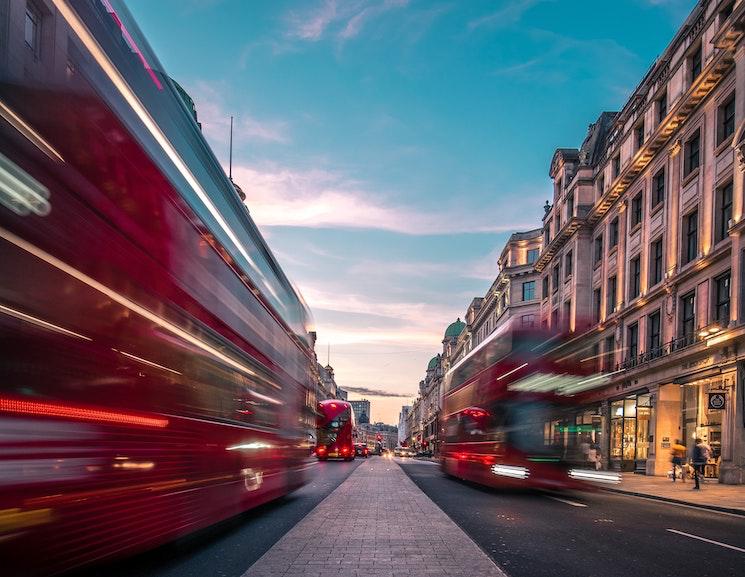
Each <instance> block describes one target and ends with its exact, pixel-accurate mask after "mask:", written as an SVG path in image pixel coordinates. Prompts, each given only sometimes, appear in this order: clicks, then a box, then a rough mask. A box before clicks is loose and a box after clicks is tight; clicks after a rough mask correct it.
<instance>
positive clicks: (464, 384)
mask: <svg viewBox="0 0 745 577" xmlns="http://www.w3.org/2000/svg"><path fill="white" fill-rule="evenodd" d="M563 340H565V339H564V338H563V337H562V335H558V334H549V333H547V332H546V331H540V330H534V329H529V330H525V329H515V328H513V327H512V325H511V324H510V323H509V322H508V323H505V324H504V325H503V326H502V327H501V328H500V329H498V330H497V331H496V332H495V333H493V334H492V335H491V336H490V337H489V338H488V339H487V340H486V341H485V342H483V343H482V344H480V345H479V346H478V347H477V348H476V349H474V350H473V351H472V352H471V353H470V354H469V355H467V356H466V357H465V358H463V359H462V360H461V361H459V362H457V363H456V364H455V365H454V366H453V367H452V368H451V369H450V371H448V373H447V374H446V376H445V379H444V383H443V398H442V414H443V428H444V442H443V444H442V448H441V467H442V470H443V471H444V472H445V473H447V474H449V475H452V476H456V477H460V478H463V479H467V480H470V481H474V482H477V483H482V484H485V485H491V486H495V487H532V488H544V489H572V488H575V489H584V488H587V487H588V485H587V482H588V481H612V480H613V478H614V477H615V475H613V474H609V475H606V474H605V473H603V472H597V471H595V470H594V468H593V467H592V466H591V464H590V463H588V462H587V457H586V455H587V454H589V453H590V450H589V447H590V444H591V442H592V439H590V437H589V435H587V436H584V437H578V436H577V435H578V430H577V429H576V428H575V427H572V426H568V425H567V423H569V422H572V423H573V420H572V419H573V411H574V410H575V402H574V396H575V395H576V394H578V393H580V392H581V391H584V390H587V389H588V388H591V387H594V386H597V385H598V384H599V381H600V380H602V379H603V378H604V377H603V376H602V375H596V374H594V373H593V372H592V370H591V369H590V368H589V367H588V368H587V369H583V367H582V364H581V363H577V362H576V361H574V360H567V359H566V357H560V356H559V355H557V354H555V353H554V351H556V350H557V349H558V345H560V344H561V343H562V341H563ZM583 449H586V450H583Z"/></svg>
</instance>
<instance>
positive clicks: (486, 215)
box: [233, 165, 540, 235]
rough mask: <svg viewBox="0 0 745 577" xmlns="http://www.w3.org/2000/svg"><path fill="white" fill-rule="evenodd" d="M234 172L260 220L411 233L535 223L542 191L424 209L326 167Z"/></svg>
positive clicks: (265, 223)
mask: <svg viewBox="0 0 745 577" xmlns="http://www.w3.org/2000/svg"><path fill="white" fill-rule="evenodd" d="M233 175H234V177H235V179H236V182H238V183H239V184H240V185H241V187H242V188H243V190H244V191H245V192H246V196H247V199H246V205H247V206H248V208H249V210H250V211H251V214H252V215H253V217H254V219H255V220H256V222H257V223H258V224H260V225H263V226H294V227H307V228H346V229H378V230H386V231H391V232H397V233H402V234H411V235H426V234H457V233H475V232H505V231H512V230H518V229H522V228H531V227H532V226H534V225H535V223H536V222H537V216H536V215H537V212H536V213H535V214H527V215H526V214H525V211H524V207H525V206H531V205H530V204H529V202H533V203H537V202H538V197H539V196H540V195H536V197H535V198H534V199H530V198H525V197H521V198H519V199H518V198H517V197H516V196H515V195H510V193H507V194H505V195H504V196H503V197H501V198H500V199H499V203H498V206H497V204H496V203H495V205H494V206H490V207H472V208H471V207H468V206H463V207H462V208H459V207H458V206H452V207H443V206H442V205H439V206H437V207H434V208H433V209H431V210H427V209H426V208H422V207H421V206H408V205H405V204H401V203H397V202H395V201H393V200H392V197H393V196H394V194H392V193H386V192H377V191H373V190H372V189H371V188H370V185H368V184H366V183H362V182H359V181H356V180H354V179H352V178H349V177H346V176H344V175H342V174H340V173H337V172H334V171H330V170H323V169H311V170H306V171H299V170H292V169H289V168H281V167H279V168H278V167H269V168H266V169H259V168H255V167H251V166H246V165H243V166H237V167H235V166H234V167H233ZM511 196H512V198H513V200H515V201H517V200H520V201H521V202H512V203H510V202H509V201H507V200H506V199H509V198H510V197H511ZM535 206H536V207H538V206H539V205H538V204H535ZM537 210H538V209H536V211H537Z"/></svg>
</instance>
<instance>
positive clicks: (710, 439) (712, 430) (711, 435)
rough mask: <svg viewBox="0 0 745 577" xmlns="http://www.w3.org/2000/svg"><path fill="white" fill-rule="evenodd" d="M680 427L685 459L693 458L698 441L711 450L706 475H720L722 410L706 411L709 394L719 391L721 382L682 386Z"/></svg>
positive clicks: (697, 382)
mask: <svg viewBox="0 0 745 577" xmlns="http://www.w3.org/2000/svg"><path fill="white" fill-rule="evenodd" d="M681 386H682V388H683V394H682V401H683V402H682V424H683V430H684V431H685V441H684V442H685V445H686V448H687V457H688V460H689V461H690V460H692V459H693V448H694V446H695V445H696V439H701V440H702V441H704V443H706V444H707V445H708V446H709V448H710V449H711V451H710V454H709V460H708V463H707V465H706V467H705V472H704V473H705V476H706V477H712V478H716V477H718V476H719V464H720V457H721V454H722V411H721V410H720V409H710V408H709V402H708V401H709V393H713V392H718V391H721V390H722V379H721V378H719V379H706V380H702V381H696V382H693V383H687V384H685V385H681Z"/></svg>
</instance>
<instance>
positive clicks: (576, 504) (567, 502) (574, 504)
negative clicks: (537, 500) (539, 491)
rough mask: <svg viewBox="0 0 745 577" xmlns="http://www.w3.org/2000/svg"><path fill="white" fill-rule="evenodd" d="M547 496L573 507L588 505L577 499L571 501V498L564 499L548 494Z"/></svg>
mask: <svg viewBox="0 0 745 577" xmlns="http://www.w3.org/2000/svg"><path fill="white" fill-rule="evenodd" d="M546 497H548V498H549V499H553V500H554V501H559V502H560V503H566V504H567V505H571V506H572V507H587V505H585V504H584V503H577V501H570V500H569V499H562V498H561V497H554V496H553V495H546Z"/></svg>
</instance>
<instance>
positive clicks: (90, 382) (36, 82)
mask: <svg viewBox="0 0 745 577" xmlns="http://www.w3.org/2000/svg"><path fill="white" fill-rule="evenodd" d="M49 6H50V8H51V6H52V5H51V4H49ZM55 6H57V7H58V8H59V9H56V8H55V9H53V11H52V12H49V13H47V12H45V13H44V18H45V24H44V29H48V30H53V31H54V33H55V38H57V39H58V40H59V41H55V42H49V43H46V42H43V43H42V44H41V45H40V46H38V48H39V51H40V52H39V54H37V55H35V54H34V53H33V52H32V51H31V50H29V47H28V46H27V45H26V44H25V43H24V36H23V18H24V16H25V14H24V11H23V10H11V11H10V12H8V11H5V13H4V14H0V28H2V29H5V30H10V31H11V32H12V33H11V34H10V35H9V36H8V37H7V42H6V43H5V46H4V49H6V50H8V52H9V54H10V56H11V57H9V58H8V57H6V58H0V349H1V350H2V362H0V559H2V573H3V575H5V576H8V577H10V576H14V575H24V576H31V575H47V574H53V573H57V572H60V571H63V570H66V569H69V568H72V567H76V566H79V565H83V564H85V563H89V562H91V561H94V560H100V559H104V558H108V557H112V556H116V555H121V554H124V553H129V552H132V551H135V550H138V549H143V548H147V547H152V546H154V545H157V544H159V543H162V542H164V541H166V540H169V539H173V538H175V537H178V536H180V535H184V534H186V533H188V532H191V531H194V530H195V529H198V528H200V527H204V526H206V525H209V524H212V523H215V522H217V521H220V520H221V519H225V518H226V517H228V516H231V515H235V514H237V513H240V512H242V511H245V510H246V509H249V508H251V507H254V506H256V505H258V504H260V503H263V502H266V501H267V500H270V499H273V498H276V497H278V496H280V495H283V494H286V493H287V492H288V491H291V490H293V489H294V488H296V487H298V486H300V485H301V484H302V483H303V482H304V478H305V470H306V469H307V467H308V466H309V463H308V461H309V459H308V450H307V432H308V431H309V430H311V429H312V427H313V425H314V422H313V421H314V411H313V407H314V405H315V401H314V398H313V396H312V395H313V393H312V388H311V386H310V385H311V374H310V368H311V362H312V359H313V354H312V340H311V337H310V334H309V328H310V326H309V323H310V318H309V313H308V311H307V309H306V307H305V305H304V304H303V302H302V300H301V298H300V296H299V295H298V294H297V292H296V291H295V290H294V289H293V287H292V285H291V284H290V282H289V280H288V279H287V278H286V277H285V275H284V273H283V272H282V270H281V269H280V267H279V266H278V264H277V262H276V260H275V259H274V257H273V255H272V254H271V252H270V250H269V248H268V247H267V245H266V243H265V242H264V240H263V238H262V237H261V235H260V234H259V232H258V229H257V228H256V226H255V225H254V223H253V222H252V221H251V219H250V217H249V215H248V212H247V210H246V208H245V206H244V205H243V204H242V202H241V199H240V198H239V196H238V194H237V191H236V189H235V188H234V186H233V185H232V183H231V182H230V181H229V180H228V178H227V177H226V176H225V173H224V171H223V170H222V168H221V166H220V163H219V162H218V161H217V159H216V158H215V156H214V154H213V153H212V151H211V150H210V148H209V146H208V145H207V143H206V142H205V140H204V138H203V137H202V134H201V131H200V128H199V126H198V125H197V123H196V122H195V118H194V116H193V110H192V109H191V108H190V106H189V104H188V101H187V100H186V98H188V97H186V96H185V95H184V94H183V93H182V91H181V90H180V89H179V87H178V86H177V85H175V84H174V83H173V82H172V81H171V80H170V79H169V78H168V77H167V76H166V75H165V74H163V72H162V69H161V67H160V65H159V63H158V61H157V60H156V58H155V56H154V55H153V53H152V52H151V50H150V49H149V47H148V45H147V43H146V41H145V40H144V38H143V37H142V35H141V33H140V32H139V30H138V29H137V27H136V25H135V24H134V22H133V21H132V19H131V17H130V16H129V14H128V13H127V11H126V10H125V9H123V7H122V6H121V3H120V2H117V1H116V0H90V1H81V2H75V3H74V4H73V5H70V4H68V3H67V2H59V3H55ZM15 17H17V18H19V19H20V21H13V22H11V23H10V24H9V23H8V22H3V21H2V19H3V18H15ZM36 32H37V33H38V30H37V31H36ZM45 38H46V37H45ZM26 42H27V41H26ZM6 56H7V55H6ZM37 56H38V58H37ZM304 423H305V426H307V429H306V428H304Z"/></svg>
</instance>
